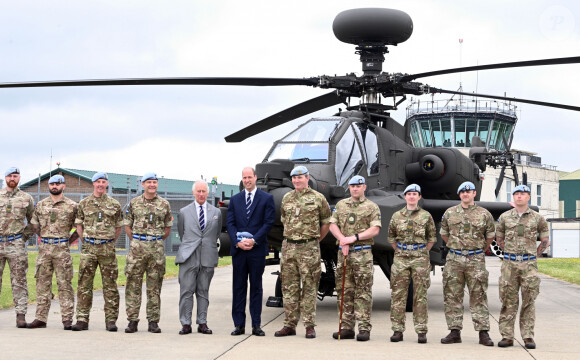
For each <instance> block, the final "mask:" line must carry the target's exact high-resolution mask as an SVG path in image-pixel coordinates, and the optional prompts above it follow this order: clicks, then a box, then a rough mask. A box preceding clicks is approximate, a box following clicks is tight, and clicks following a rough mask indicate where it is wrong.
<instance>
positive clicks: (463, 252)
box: [449, 249, 483, 256]
mask: <svg viewBox="0 0 580 360" xmlns="http://www.w3.org/2000/svg"><path fill="white" fill-rule="evenodd" d="M449 252H450V253H452V254H455V255H463V256H469V255H479V254H483V250H482V249H476V250H466V249H463V250H455V249H449Z"/></svg>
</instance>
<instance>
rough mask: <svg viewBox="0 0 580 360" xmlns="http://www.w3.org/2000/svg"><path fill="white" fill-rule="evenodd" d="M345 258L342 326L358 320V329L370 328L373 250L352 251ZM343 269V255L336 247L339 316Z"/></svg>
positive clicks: (349, 325) (352, 323)
mask: <svg viewBox="0 0 580 360" xmlns="http://www.w3.org/2000/svg"><path fill="white" fill-rule="evenodd" d="M346 261H347V263H346V274H344V275H345V276H344V301H343V311H342V325H341V328H342V329H349V330H353V329H354V325H355V322H356V320H358V330H359V331H371V329H372V325H371V310H372V307H373V292H372V288H373V271H374V267H373V253H372V251H371V250H361V251H351V252H350V253H349V254H348V256H347V259H346ZM343 272H344V255H343V254H342V251H340V250H339V251H338V261H337V267H336V276H335V279H336V296H337V307H338V316H339V317H340V303H341V296H342V276H343Z"/></svg>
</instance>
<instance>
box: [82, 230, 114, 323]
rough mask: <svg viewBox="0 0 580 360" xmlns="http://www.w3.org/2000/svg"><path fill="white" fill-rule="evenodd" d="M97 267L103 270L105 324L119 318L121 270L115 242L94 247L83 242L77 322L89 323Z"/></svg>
mask: <svg viewBox="0 0 580 360" xmlns="http://www.w3.org/2000/svg"><path fill="white" fill-rule="evenodd" d="M97 266H98V267H99V268H100V270H101V279H102V281H103V297H104V298H105V322H109V321H117V318H118V317H119V290H118V289H117V277H118V276H119V268H118V265H117V256H116V255H115V242H114V241H111V242H109V243H106V244H102V245H93V244H90V243H87V242H83V245H82V251H81V261H80V265H79V281H78V288H77V320H78V321H85V322H89V313H90V311H91V308H92V306H93V281H94V279H95V273H96V271H97Z"/></svg>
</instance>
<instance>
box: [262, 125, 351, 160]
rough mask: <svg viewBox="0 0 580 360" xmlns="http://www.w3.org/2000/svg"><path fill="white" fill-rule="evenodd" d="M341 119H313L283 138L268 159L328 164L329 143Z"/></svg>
mask: <svg viewBox="0 0 580 360" xmlns="http://www.w3.org/2000/svg"><path fill="white" fill-rule="evenodd" d="M340 120H341V118H327V119H315V120H314V119H313V120H310V121H308V122H307V123H305V124H304V125H302V126H300V127H299V128H298V129H296V130H294V131H293V132H291V133H290V134H288V135H287V136H286V137H284V138H282V140H280V141H279V142H278V143H277V144H276V146H275V147H274V149H273V150H272V152H271V153H270V156H269V157H268V161H272V160H274V159H289V160H292V161H296V162H327V161H328V143H329V141H330V138H331V137H332V135H333V134H334V131H335V130H336V129H337V128H338V125H339V124H340Z"/></svg>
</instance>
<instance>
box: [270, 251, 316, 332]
mask: <svg viewBox="0 0 580 360" xmlns="http://www.w3.org/2000/svg"><path fill="white" fill-rule="evenodd" d="M321 272H322V269H321V266H320V246H319V244H318V242H317V241H310V242H307V243H302V244H292V243H289V242H288V241H284V242H283V243H282V259H281V261H280V280H281V282H282V299H283V301H284V313H285V318H284V326H287V327H291V328H296V325H297V324H298V318H299V317H300V314H302V322H303V323H304V326H305V327H308V326H316V321H315V319H316V296H317V294H318V284H319V283H320V273H321Z"/></svg>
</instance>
